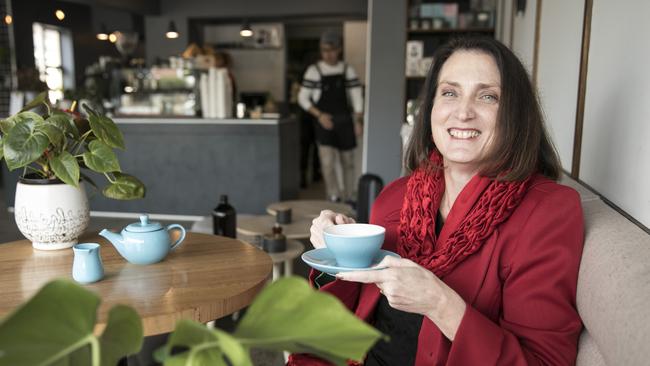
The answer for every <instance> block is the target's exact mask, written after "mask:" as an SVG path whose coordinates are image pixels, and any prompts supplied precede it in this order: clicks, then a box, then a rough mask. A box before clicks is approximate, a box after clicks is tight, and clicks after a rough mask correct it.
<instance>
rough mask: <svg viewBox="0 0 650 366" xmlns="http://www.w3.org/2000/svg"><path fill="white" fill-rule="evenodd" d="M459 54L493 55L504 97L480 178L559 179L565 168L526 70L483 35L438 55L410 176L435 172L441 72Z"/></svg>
mask: <svg viewBox="0 0 650 366" xmlns="http://www.w3.org/2000/svg"><path fill="white" fill-rule="evenodd" d="M456 51H476V52H482V53H485V54H487V55H490V56H492V58H493V59H494V61H495V62H496V65H497V68H498V69H499V74H500V76H501V96H500V98H499V110H498V113H497V123H496V133H495V136H494V140H493V142H492V145H491V148H490V151H489V152H488V154H487V156H486V157H485V159H484V160H483V161H482V162H481V167H482V168H481V171H480V172H479V174H481V175H483V176H486V177H491V178H497V179H499V180H505V181H513V180H522V179H524V178H526V177H527V176H529V175H530V174H533V173H541V174H543V175H545V176H547V177H549V178H551V179H555V180H557V179H558V178H559V176H560V172H561V165H560V160H559V158H558V155H557V152H556V150H555V147H554V146H553V143H552V142H551V139H550V138H549V136H548V133H547V131H546V128H545V126H544V117H543V116H542V111H541V108H540V106H539V102H538V99H537V95H536V93H535V90H534V88H533V86H532V84H531V82H530V79H529V78H528V73H527V72H526V69H525V68H524V66H523V65H522V64H521V62H520V61H519V59H518V58H517V56H515V55H514V54H513V53H512V51H510V50H509V49H508V48H507V47H506V46H504V45H503V44H502V43H500V42H499V41H497V40H495V39H492V38H488V37H480V36H471V37H463V38H456V39H453V40H452V41H450V42H449V43H447V44H445V45H444V46H441V47H440V48H438V49H437V50H436V53H435V55H434V56H433V60H434V61H433V64H432V65H431V69H430V70H429V74H428V75H427V78H426V81H425V83H424V87H423V89H422V92H421V94H420V101H419V103H420V108H419V114H418V117H417V119H416V123H415V126H414V128H413V133H412V135H411V139H410V141H409V144H408V147H407V149H406V156H405V164H406V168H407V170H408V171H409V172H412V171H414V170H415V169H417V168H418V167H420V166H422V167H425V168H435V167H432V166H431V164H430V160H429V155H430V153H431V151H432V150H434V149H436V146H435V144H434V143H433V140H432V135H431V109H432V108H433V103H434V98H435V95H436V90H437V89H438V77H439V75H440V70H441V69H442V66H443V65H444V64H445V62H446V61H447V59H449V57H450V56H451V55H452V54H453V53H454V52H456Z"/></svg>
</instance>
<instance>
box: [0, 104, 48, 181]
mask: <svg viewBox="0 0 650 366" xmlns="http://www.w3.org/2000/svg"><path fill="white" fill-rule="evenodd" d="M24 113H31V112H24ZM32 114H33V113H32ZM39 118H40V117H39ZM41 121H43V119H41ZM36 123H37V122H36V121H34V120H33V119H27V120H23V121H21V122H19V123H17V124H16V125H15V126H14V127H13V128H12V129H11V130H10V131H9V133H8V134H7V135H6V137H5V141H4V147H3V150H4V157H5V160H6V161H7V167H8V168H9V170H14V169H16V168H21V167H23V166H25V165H27V164H30V163H32V162H33V161H35V160H36V159H38V158H39V157H40V156H41V155H43V152H44V151H45V149H47V146H48V145H49V143H50V140H49V138H48V137H47V136H46V135H45V134H44V133H43V132H42V131H39V130H37V129H36Z"/></svg>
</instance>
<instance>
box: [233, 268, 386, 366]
mask: <svg viewBox="0 0 650 366" xmlns="http://www.w3.org/2000/svg"><path fill="white" fill-rule="evenodd" d="M233 335H234V337H235V338H237V339H239V340H240V341H241V342H242V343H244V344H245V345H246V346H249V347H260V348H267V349H273V350H286V351H290V352H297V353H302V352H306V353H311V354H314V355H316V356H319V357H321V358H326V359H328V360H330V361H333V362H335V363H337V364H342V365H344V364H345V360H347V359H352V360H356V361H361V360H362V359H363V357H364V356H365V354H366V352H367V351H368V349H370V347H372V345H373V344H374V343H375V342H376V341H377V340H378V339H379V338H380V337H381V336H382V334H381V333H380V332H379V331H377V330H376V329H374V328H373V327H371V326H370V325H368V324H366V323H365V322H363V321H362V320H360V319H359V318H357V317H356V316H354V314H352V313H351V312H350V311H349V310H348V309H347V308H345V307H344V306H343V304H341V302H340V301H339V300H338V299H337V298H335V297H334V296H332V295H330V294H327V293H323V292H318V291H314V290H312V289H311V288H310V286H309V284H308V283H307V282H306V281H305V280H303V279H300V278H298V277H289V278H284V279H281V280H279V281H276V282H274V283H273V284H271V285H270V286H268V287H267V288H265V289H264V290H263V291H262V292H261V293H260V294H259V295H258V297H257V298H256V299H255V301H254V302H253V304H252V305H251V306H250V307H249V308H248V311H247V312H246V315H245V316H244V318H243V319H242V320H241V322H240V323H239V326H238V327H237V330H236V331H235V333H234V334H233Z"/></svg>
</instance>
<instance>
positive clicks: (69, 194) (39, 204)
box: [14, 179, 90, 250]
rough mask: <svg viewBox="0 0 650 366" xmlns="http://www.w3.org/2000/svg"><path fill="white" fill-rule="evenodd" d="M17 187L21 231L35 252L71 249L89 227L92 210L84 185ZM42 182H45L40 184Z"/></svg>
mask: <svg viewBox="0 0 650 366" xmlns="http://www.w3.org/2000/svg"><path fill="white" fill-rule="evenodd" d="M25 182H29V180H24V179H21V181H19V182H18V183H17V185H16V199H15V201H14V216H15V219H16V225H17V226H18V230H20V232H21V233H22V234H23V235H24V236H25V237H26V238H27V239H29V240H30V241H31V242H32V245H33V246H34V248H36V249H41V250H55V249H65V248H70V247H72V246H73V245H75V244H76V243H77V238H79V236H80V235H81V234H82V233H83V232H84V231H85V230H86V228H87V227H88V221H89V220H90V209H89V207H88V198H87V197H86V190H85V189H84V184H83V182H82V183H80V184H79V188H75V187H73V186H70V185H67V184H64V183H49V184H32V183H25ZM41 182H42V181H41Z"/></svg>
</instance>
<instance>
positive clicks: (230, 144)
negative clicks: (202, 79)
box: [3, 118, 299, 215]
mask: <svg viewBox="0 0 650 366" xmlns="http://www.w3.org/2000/svg"><path fill="white" fill-rule="evenodd" d="M113 120H114V121H115V122H116V123H117V124H118V126H119V128H120V130H121V131H122V133H123V134H124V141H125V144H126V150H124V151H120V150H117V155H118V158H119V161H120V166H121V168H122V171H123V172H125V173H128V174H132V175H135V176H136V177H138V178H139V179H140V180H141V181H142V182H143V183H144V184H145V186H146V188H147V193H146V197H145V198H144V199H141V200H134V201H116V200H110V199H107V198H105V197H103V196H102V195H101V193H99V192H97V191H96V190H95V189H94V188H92V187H86V188H87V192H88V196H89V201H90V209H91V211H93V212H98V211H100V212H108V213H115V214H117V215H119V213H141V212H146V213H151V214H171V215H207V214H209V213H210V212H211V211H212V209H213V208H214V207H215V206H216V205H217V203H218V201H219V196H220V195H222V194H227V195H228V198H229V202H230V203H231V204H232V205H233V206H234V207H235V209H236V210H237V211H238V212H240V213H264V211H265V207H266V206H267V205H268V204H269V203H272V202H276V201H280V200H286V199H294V198H296V197H297V195H298V190H299V161H298V159H299V126H298V122H297V121H296V120H295V119H294V118H280V119H201V118H173V119H172V118H114V119H113ZM3 165H4V164H3ZM4 169H5V171H4V172H3V180H4V187H5V194H6V197H5V199H6V202H7V204H8V206H10V207H11V206H13V201H14V194H15V186H16V181H17V179H18V175H19V174H20V172H19V170H20V171H22V169H19V170H16V171H14V172H11V173H9V172H7V171H6V168H4ZM90 176H91V178H92V179H93V180H94V181H95V182H96V183H97V184H99V185H100V188H101V186H102V185H104V184H105V182H106V179H105V178H103V177H101V176H99V175H96V174H90Z"/></svg>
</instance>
